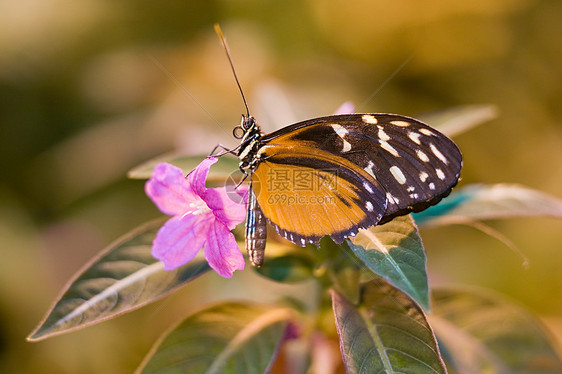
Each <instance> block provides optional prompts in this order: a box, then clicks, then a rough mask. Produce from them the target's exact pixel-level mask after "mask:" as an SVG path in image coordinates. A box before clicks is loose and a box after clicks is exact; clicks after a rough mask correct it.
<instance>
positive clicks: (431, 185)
mask: <svg viewBox="0 0 562 374" xmlns="http://www.w3.org/2000/svg"><path fill="white" fill-rule="evenodd" d="M429 189H430V190H434V189H435V183H433V182H431V183H430V184H429Z"/></svg>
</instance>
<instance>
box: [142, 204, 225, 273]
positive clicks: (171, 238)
mask: <svg viewBox="0 0 562 374" xmlns="http://www.w3.org/2000/svg"><path fill="white" fill-rule="evenodd" d="M213 220H214V218H213V216H212V215H211V214H200V215H193V214H186V215H185V216H183V217H182V216H176V217H172V218H171V219H169V220H168V221H167V222H166V223H165V224H164V226H162V227H161V228H160V230H159V231H158V233H157V234H156V238H155V239H154V242H153V243H152V256H154V257H155V258H157V259H158V260H160V261H162V262H163V263H164V269H165V270H172V269H175V268H177V267H178V266H181V265H184V264H186V263H187V262H188V261H190V260H192V259H193V257H195V255H196V254H197V253H198V252H199V251H200V250H201V248H203V245H204V244H205V240H206V238H207V235H208V232H209V230H210V229H211V227H212V223H213ZM231 235H232V234H231Z"/></svg>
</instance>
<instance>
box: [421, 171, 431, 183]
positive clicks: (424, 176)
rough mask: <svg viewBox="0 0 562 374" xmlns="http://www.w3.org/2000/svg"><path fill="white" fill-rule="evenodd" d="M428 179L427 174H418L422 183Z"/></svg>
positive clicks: (423, 172)
mask: <svg viewBox="0 0 562 374" xmlns="http://www.w3.org/2000/svg"><path fill="white" fill-rule="evenodd" d="M428 177H429V174H427V173H426V172H425V171H422V172H421V173H420V180H421V181H422V182H425V181H426V180H427V178H428Z"/></svg>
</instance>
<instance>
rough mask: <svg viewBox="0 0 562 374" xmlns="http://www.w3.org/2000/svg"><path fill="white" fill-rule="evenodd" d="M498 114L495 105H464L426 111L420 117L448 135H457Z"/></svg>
mask: <svg viewBox="0 0 562 374" xmlns="http://www.w3.org/2000/svg"><path fill="white" fill-rule="evenodd" d="M497 116H498V109H497V108H496V107H495V106H494V105H463V106H457V107H453V108H450V109H445V110H440V111H437V112H431V113H426V114H423V115H420V116H418V118H419V119H420V120H421V121H423V122H425V123H427V124H428V125H430V126H433V127H435V128H437V129H438V130H439V131H441V132H443V133H444V134H446V135H448V136H455V135H458V134H462V133H463V132H466V131H468V130H470V129H471V128H473V127H476V126H478V125H480V124H482V123H484V122H487V121H490V120H492V119H494V118H496V117H497Z"/></svg>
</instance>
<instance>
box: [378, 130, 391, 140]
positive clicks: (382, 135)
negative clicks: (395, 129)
mask: <svg viewBox="0 0 562 374" xmlns="http://www.w3.org/2000/svg"><path fill="white" fill-rule="evenodd" d="M378 136H379V139H380V140H382V141H385V142H387V141H389V140H390V136H388V134H387V133H386V132H384V130H383V129H382V128H379V134H378Z"/></svg>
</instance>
